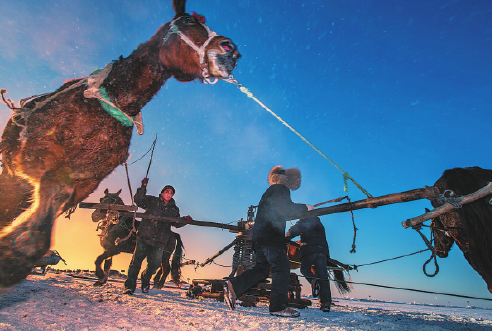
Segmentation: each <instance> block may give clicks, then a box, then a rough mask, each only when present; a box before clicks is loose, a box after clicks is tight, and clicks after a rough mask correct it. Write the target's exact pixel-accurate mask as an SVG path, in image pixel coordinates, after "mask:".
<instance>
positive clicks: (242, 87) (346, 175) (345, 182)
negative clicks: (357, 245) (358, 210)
mask: <svg viewBox="0 0 492 331" xmlns="http://www.w3.org/2000/svg"><path fill="white" fill-rule="evenodd" d="M236 85H237V86H238V88H239V90H240V91H241V92H243V93H244V94H246V95H247V96H248V98H251V99H253V100H254V101H256V102H257V103H258V104H259V105H260V106H262V107H263V108H265V110H266V111H268V112H269V113H270V114H272V115H273V116H275V118H276V119H277V120H279V121H280V122H281V123H282V124H283V125H285V126H286V127H288V128H289V129H290V130H291V131H292V132H294V133H295V134H296V135H298V136H299V137H300V138H301V139H302V140H304V142H306V143H307V144H308V145H309V146H311V147H312V148H313V149H314V150H315V151H316V152H318V153H319V154H320V155H321V156H322V157H324V158H325V159H326V160H328V162H330V163H331V164H332V165H333V166H334V167H335V168H337V169H338V170H340V171H341V172H342V174H343V184H344V185H343V190H344V191H345V192H348V185H347V180H351V181H352V182H353V183H354V184H355V186H357V188H358V189H359V190H361V191H362V193H364V194H365V195H366V196H367V197H368V198H372V195H370V194H369V192H367V191H366V190H365V189H364V188H363V187H362V186H360V185H359V184H358V183H357V182H356V181H355V180H354V179H353V178H352V177H350V175H349V174H348V172H346V171H343V170H342V169H341V168H340V167H339V166H338V165H336V164H335V162H333V161H332V160H331V159H330V158H329V157H327V156H326V155H325V154H323V152H321V151H320V150H319V149H318V148H317V147H316V146H314V145H313V144H312V143H311V142H310V141H309V140H307V139H306V138H305V137H304V136H303V135H301V134H300V133H299V132H297V131H296V130H295V129H294V128H293V127H291V126H290V125H289V124H288V123H287V122H285V121H284V120H283V119H282V118H281V117H280V116H278V115H277V114H275V113H274V112H273V111H272V110H271V109H270V108H268V107H267V106H265V105H264V104H263V103H262V102H261V101H260V100H258V99H257V98H256V97H255V96H254V95H253V93H251V92H250V91H249V90H248V89H247V88H246V87H244V86H239V84H238V83H237V84H236Z"/></svg>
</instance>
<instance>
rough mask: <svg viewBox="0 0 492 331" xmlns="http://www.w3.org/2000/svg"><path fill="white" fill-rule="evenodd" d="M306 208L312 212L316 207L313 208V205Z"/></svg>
mask: <svg viewBox="0 0 492 331" xmlns="http://www.w3.org/2000/svg"><path fill="white" fill-rule="evenodd" d="M306 207H307V209H308V211H310V210H313V209H314V207H313V206H312V205H306Z"/></svg>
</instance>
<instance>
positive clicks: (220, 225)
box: [119, 211, 241, 232]
mask: <svg viewBox="0 0 492 331" xmlns="http://www.w3.org/2000/svg"><path fill="white" fill-rule="evenodd" d="M119 214H120V216H128V217H133V216H134V215H135V217H137V218H146V219H152V220H156V221H161V222H172V223H179V224H188V225H196V226H206V227H210V228H219V229H226V230H230V231H231V232H239V231H241V228H240V227H239V226H237V225H231V224H223V223H215V222H205V221H195V220H193V221H191V222H188V221H187V220H184V219H181V218H175V217H164V216H155V215H150V214H144V213H131V212H124V211H123V212H120V213H119Z"/></svg>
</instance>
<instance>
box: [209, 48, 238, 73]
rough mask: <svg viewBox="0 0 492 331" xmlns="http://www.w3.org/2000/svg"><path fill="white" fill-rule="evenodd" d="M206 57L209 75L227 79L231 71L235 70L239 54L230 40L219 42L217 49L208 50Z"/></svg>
mask: <svg viewBox="0 0 492 331" xmlns="http://www.w3.org/2000/svg"><path fill="white" fill-rule="evenodd" d="M207 56H208V62H209V73H210V75H211V76H213V77H218V78H224V77H228V76H229V75H230V73H231V71H232V70H234V69H235V68H236V64H237V61H238V60H239V58H240V57H241V54H239V52H238V51H237V47H236V45H234V43H233V42H232V41H231V40H229V39H224V40H222V41H220V42H219V44H218V49H215V48H214V49H211V50H209V51H208V52H207Z"/></svg>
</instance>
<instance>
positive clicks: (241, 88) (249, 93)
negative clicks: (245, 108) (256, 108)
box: [239, 86, 253, 98]
mask: <svg viewBox="0 0 492 331" xmlns="http://www.w3.org/2000/svg"><path fill="white" fill-rule="evenodd" d="M239 90H240V91H241V92H243V93H244V94H246V95H247V96H248V98H253V93H251V92H250V91H249V90H248V89H247V88H246V87H244V86H241V87H240V88H239Z"/></svg>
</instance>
